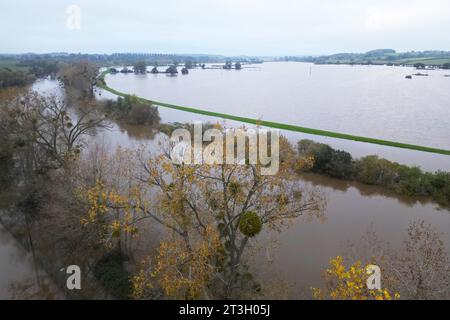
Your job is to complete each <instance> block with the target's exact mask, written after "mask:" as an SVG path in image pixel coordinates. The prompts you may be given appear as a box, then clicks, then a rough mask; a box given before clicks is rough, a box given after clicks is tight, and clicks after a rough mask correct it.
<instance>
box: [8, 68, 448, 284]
mask: <svg viewBox="0 0 450 320" xmlns="http://www.w3.org/2000/svg"><path fill="white" fill-rule="evenodd" d="M412 73H415V70H413V69H411V68H401V67H382V66H380V67H375V66H373V67H366V66H355V67H350V66H316V65H310V64H302V63H264V64H262V65H257V66H255V67H254V68H249V69H243V70H240V71H236V70H201V69H196V70H191V71H190V73H189V75H186V76H183V75H181V74H180V75H178V76H176V77H168V76H166V75H164V74H158V75H153V74H147V75H134V74H126V75H124V74H117V75H108V76H107V78H106V81H107V83H108V85H109V86H110V87H112V88H114V89H117V90H119V91H122V92H127V93H133V94H137V95H139V96H142V97H146V98H150V99H154V100H160V101H164V102H169V103H175V104H180V105H184V106H191V107H197V108H203V109H208V110H213V111H218V112H224V113H230V114H235V115H240V116H249V117H255V118H262V119H264V120H272V121H278V122H285V123H290V124H296V125H302V126H307V127H313V128H319V129H326V130H334V131H339V132H344V133H350V134H357V135H363V136H368V137H374V138H382V139H390V140H396V141H401V142H406V143H414V144H422V145H427V146H433V147H439V148H445V149H450V117H449V115H450V112H449V111H450V90H448V88H450V78H445V77H443V72H442V71H429V73H430V76H429V77H413V79H412V80H406V79H405V76H406V75H408V74H412ZM55 84H56V83H55V82H54V81H50V80H42V81H39V82H37V83H36V85H35V89H36V90H38V91H46V90H49V89H51V88H55ZM98 95H99V96H100V95H101V97H102V98H105V97H111V95H110V94H109V93H108V92H104V91H100V92H98ZM159 110H160V115H161V118H162V121H163V122H191V121H194V120H204V121H212V122H216V121H218V119H215V118H212V117H205V116H201V115H196V114H190V113H187V112H181V111H176V110H171V109H166V108H162V107H160V108H159ZM219 121H222V120H220V119H219ZM226 123H227V124H229V125H230V126H234V125H236V123H233V122H232V121H227V122H226ZM283 134H285V135H287V136H288V137H289V139H290V140H291V141H292V142H295V141H298V140H300V139H304V138H309V139H313V140H316V141H320V142H325V143H328V144H330V145H332V146H333V147H335V148H341V149H344V150H347V151H349V152H351V153H352V154H353V155H355V156H358V157H359V156H364V155H368V154H377V155H379V156H381V157H385V158H388V159H390V160H394V161H398V162H400V163H405V164H409V165H411V164H414V165H420V166H421V167H422V168H424V169H426V170H439V169H440V170H447V171H450V158H449V157H448V156H442V155H435V154H429V153H423V152H416V151H409V150H402V149H396V148H390V147H384V146H376V145H370V144H365V143H356V142H350V141H343V140H336V139H331V138H323V137H316V136H310V135H306V134H299V133H292V132H283ZM94 139H95V141H96V142H103V143H106V144H108V145H110V147H111V149H114V148H115V147H116V146H122V147H136V146H138V145H140V144H142V143H144V144H153V145H155V139H154V136H153V135H152V134H151V130H150V129H149V128H146V127H130V126H124V125H119V124H113V127H112V129H111V130H109V131H103V132H101V133H99V134H98V136H96V137H94ZM299 183H301V184H303V185H304V186H305V188H315V189H317V190H320V192H321V193H322V194H323V195H324V196H325V197H326V199H327V207H326V210H325V215H326V217H327V219H326V221H324V222H319V221H312V222H301V221H299V222H298V223H295V224H294V225H293V226H292V227H291V228H289V229H287V230H285V231H284V232H282V233H281V234H276V235H274V236H272V235H270V236H269V235H268V234H265V235H263V236H262V237H261V239H259V240H258V242H257V243H254V244H255V245H257V246H261V250H260V251H259V252H258V254H256V255H255V256H254V257H253V258H252V261H253V268H255V266H257V268H255V270H256V272H257V273H259V274H260V275H261V276H262V277H263V278H264V279H269V280H276V279H281V280H284V281H286V282H287V283H289V284H290V285H291V286H292V287H293V289H294V290H297V289H298V290H300V289H308V288H310V287H311V286H320V285H321V275H322V273H323V270H324V269H325V268H326V267H327V266H328V261H329V259H330V258H332V257H335V256H337V255H343V254H345V253H346V251H347V249H348V248H347V244H348V243H349V242H351V243H357V242H358V241H359V239H360V238H361V237H362V236H364V235H365V234H366V232H367V231H369V229H370V230H373V231H374V232H376V233H377V234H378V235H379V237H380V238H381V239H382V240H384V241H387V242H389V243H390V244H391V245H392V246H393V247H399V246H400V245H401V244H402V241H403V240H404V237H405V236H406V231H407V228H408V226H409V225H410V224H411V222H413V221H416V220H418V219H421V220H425V222H427V223H429V224H431V225H432V226H434V227H435V228H436V229H437V230H438V231H439V232H440V233H441V238H442V240H443V242H444V244H445V246H446V249H447V252H449V251H450V232H449V230H450V212H449V211H448V210H440V209H439V208H437V206H436V205H435V204H433V203H430V202H429V201H428V200H427V199H413V198H411V197H407V196H398V195H396V194H394V193H392V192H390V191H387V190H385V189H383V188H380V187H376V186H367V185H363V184H359V183H348V182H345V181H340V180H336V179H331V178H327V177H322V176H317V175H304V176H303V177H302V178H301V179H300V181H299ZM0 231H1V229H0ZM1 234H2V233H0V235H1ZM4 237H5V236H4ZM4 237H3V238H4ZM3 238H2V237H0V240H2V239H3ZM272 238H273V239H274V240H275V241H276V242H275V243H273V242H272V241H270V240H271V239H272ZM5 239H6V240H2V241H1V242H0V264H1V265H2V266H3V264H6V265H9V266H10V267H9V269H8V268H5V270H9V271H7V272H1V273H0V285H1V286H2V287H3V286H5V279H6V280H8V279H10V278H13V275H14V273H16V272H17V273H19V272H22V271H20V270H22V269H21V268H12V267H11V266H14V265H15V264H16V263H18V262H17V260H15V258H14V255H17V253H16V251H15V250H17V249H15V248H16V247H15V246H14V245H11V241H12V240H8V238H7V237H6V238H5ZM361 258H364V257H361ZM2 269H3V267H2ZM30 272H31V271H30Z"/></svg>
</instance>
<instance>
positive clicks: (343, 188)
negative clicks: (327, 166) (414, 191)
mask: <svg viewBox="0 0 450 320" xmlns="http://www.w3.org/2000/svg"><path fill="white" fill-rule="evenodd" d="M301 180H303V181H305V182H309V183H310V184H311V185H313V186H315V187H327V188H330V189H332V190H333V191H340V192H347V191H348V190H349V189H350V188H354V189H355V190H357V191H358V192H359V194H360V195H361V196H366V197H372V196H383V197H386V198H392V199H396V200H397V201H398V202H400V203H401V204H404V205H406V206H409V207H412V206H414V205H415V204H416V203H420V204H429V203H431V202H432V201H431V199H430V198H428V197H417V196H416V197H414V198H413V197H410V196H407V195H401V194H398V193H395V192H394V191H391V190H389V189H387V188H383V187H381V186H371V185H367V184H364V183H360V182H356V181H346V180H340V179H334V178H330V177H327V176H322V175H317V174H309V173H302V175H301Z"/></svg>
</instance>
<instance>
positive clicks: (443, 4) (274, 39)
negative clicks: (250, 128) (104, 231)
mask: <svg viewBox="0 0 450 320" xmlns="http://www.w3.org/2000/svg"><path fill="white" fill-rule="evenodd" d="M70 5H77V6H79V8H80V9H81V14H80V18H81V20H80V22H81V23H80V26H81V28H80V29H70V28H68V27H67V19H68V18H69V15H68V14H67V12H66V11H67V7H68V6H70ZM0 25H1V28H0V39H1V46H0V52H3V53H6V52H8V53H19V52H55V51H68V52H88V53H94V52H98V53H111V52H166V53H217V54H225V55H240V54H246V55H300V54H328V53H335V52H363V51H368V50H371V49H376V48H393V49H396V50H398V51H408V50H426V49H440V50H450V32H449V31H450V1H449V0H276V1H275V0H273V1H272V0H270V1H269V0H178V1H175V0H78V1H77V0H72V1H65V0H39V1H29V0H28V1H26V0H1V2H0Z"/></svg>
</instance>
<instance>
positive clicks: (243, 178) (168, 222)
mask: <svg viewBox="0 0 450 320" xmlns="http://www.w3.org/2000/svg"><path fill="white" fill-rule="evenodd" d="M282 145H284V147H283V148H291V146H290V145H289V144H288V143H287V142H286V141H284V142H283V143H282ZM280 153H281V154H282V155H283V157H282V158H284V160H283V159H281V160H282V161H281V164H280V170H279V173H278V174H277V175H273V176H264V175H261V173H260V165H259V164H256V165H238V164H234V165H233V164H231V165H230V164H217V165H205V164H202V165H184V164H181V165H180V164H174V163H173V162H172V160H171V159H170V157H169V156H168V154H162V155H159V156H157V157H153V158H152V159H146V157H145V154H144V153H142V152H140V153H139V154H138V157H137V158H138V159H139V160H140V161H139V162H140V163H141V166H140V169H142V170H138V171H136V170H134V169H131V170H130V172H132V176H133V177H132V179H130V180H129V181H130V183H129V184H128V186H127V187H126V188H123V189H122V190H119V189H117V188H114V187H113V186H112V185H111V184H109V183H108V182H105V181H99V182H98V183H97V184H96V185H95V186H93V187H92V188H90V189H87V190H85V192H84V194H85V195H86V196H87V198H88V199H89V202H90V204H91V206H90V209H89V212H88V214H87V216H86V219H85V220H84V223H94V222H95V221H99V220H105V219H106V220H108V221H109V223H110V225H109V227H108V228H106V229H105V234H104V237H103V238H104V239H105V240H106V241H110V240H113V239H114V238H115V237H116V239H117V237H118V236H119V235H120V238H123V237H126V236H128V235H133V234H136V233H137V230H138V224H139V223H143V221H144V220H146V221H152V222H154V223H157V224H159V225H161V226H163V227H164V230H166V234H167V239H166V240H164V241H163V242H162V243H161V244H160V246H159V248H158V250H157V253H156V255H153V256H150V257H149V258H148V259H147V260H146V263H144V264H143V267H142V270H140V271H139V272H138V273H137V275H136V277H135V278H134V288H135V296H136V297H139V298H145V297H149V296H151V294H148V290H150V291H151V289H152V288H156V287H157V288H159V289H162V291H163V292H164V293H165V295H166V296H167V297H171V298H181V297H182V298H235V297H239V295H240V293H241V292H242V290H246V289H248V287H249V286H250V287H251V285H249V284H248V283H246V279H248V278H247V277H246V274H247V272H246V266H245V263H244V261H243V255H244V252H245V251H246V248H247V247H248V244H249V242H250V241H251V239H253V238H255V237H256V236H257V235H258V234H259V233H260V232H261V231H262V230H263V229H264V228H270V229H274V230H281V229H282V228H283V227H285V226H288V225H289V224H290V223H291V222H292V221H294V219H297V218H299V217H303V216H304V217H309V218H311V217H317V218H323V205H324V200H323V198H322V197H321V195H320V194H318V193H317V192H314V191H309V192H305V191H304V190H302V188H301V187H300V185H299V183H298V182H297V181H294V180H291V179H290V177H293V176H294V175H293V174H291V173H292V172H289V170H292V167H293V166H292V163H291V160H293V157H290V156H289V154H291V153H292V152H289V151H288V150H281V151H280ZM130 166H132V167H133V168H135V166H136V163H130ZM146 292H147V294H146Z"/></svg>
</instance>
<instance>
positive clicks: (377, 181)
mask: <svg viewBox="0 0 450 320" xmlns="http://www.w3.org/2000/svg"><path fill="white" fill-rule="evenodd" d="M398 166H399V165H398V164H397V163H394V162H390V161H388V160H386V159H380V158H378V156H367V157H364V158H361V159H359V160H358V161H356V180H358V181H360V182H363V183H366V184H373V185H381V186H391V185H393V184H395V183H396V182H398V181H399V175H400V174H399V172H398Z"/></svg>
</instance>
